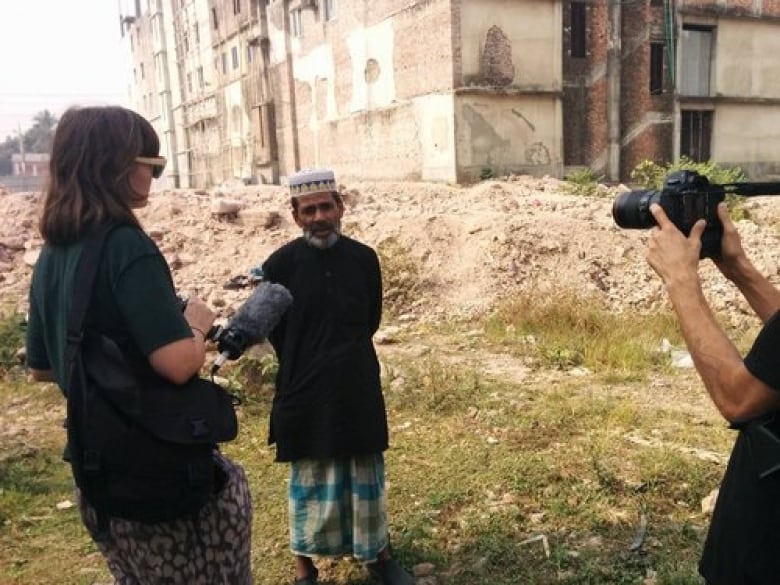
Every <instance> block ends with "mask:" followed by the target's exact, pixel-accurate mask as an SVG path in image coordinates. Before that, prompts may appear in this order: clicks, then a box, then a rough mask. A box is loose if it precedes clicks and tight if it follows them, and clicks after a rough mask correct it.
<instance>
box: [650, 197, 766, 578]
mask: <svg viewBox="0 0 780 585" xmlns="http://www.w3.org/2000/svg"><path fill="white" fill-rule="evenodd" d="M650 211H651V213H652V215H653V217H654V218H655V221H656V223H657V225H658V227H656V228H654V229H653V232H652V236H651V239H650V242H649V245H648V248H647V253H646V257H647V261H648V262H649V264H650V266H652V268H653V269H654V270H655V272H656V273H658V275H659V276H660V277H661V279H662V280H663V282H664V285H665V286H666V290H667V292H668V294H669V299H670V301H671V303H672V306H673V308H674V311H675V313H676V314H677V316H678V318H679V320H680V324H681V327H682V332H683V336H684V338H685V342H686V344H687V346H688V350H689V351H690V353H691V356H692V358H693V362H694V364H695V366H696V369H697V371H698V373H699V375H700V376H701V378H702V381H703V382H704V385H705V387H706V389H707V392H708V393H709V395H710V397H711V398H712V401H713V402H714V404H715V406H716V407H717V409H718V410H719V411H720V413H721V415H723V417H724V418H725V419H726V420H727V421H729V423H731V425H732V428H734V429H735V430H738V434H737V437H736V441H735V444H734V447H733V449H732V452H731V456H730V459H729V463H728V467H727V469H726V472H725V475H724V477H723V481H722V483H721V486H720V492H719V495H718V500H717V503H716V505H715V510H714V512H713V516H712V522H711V524H710V528H709V533H708V535H707V540H706V542H705V545H704V551H703V553H702V558H701V562H700V564H699V572H700V573H701V575H702V576H703V577H704V579H705V581H706V583H707V584H708V585H739V584H750V585H763V584H766V585H769V584H775V583H777V582H778V580H780V577H779V575H780V555H778V552H779V551H780V471H776V469H777V462H780V441H778V442H776V444H775V436H774V434H773V433H772V431H771V428H770V425H771V424H772V423H773V422H774V420H773V416H774V415H775V414H776V413H780V313H778V312H779V311H780V291H778V290H777V289H776V288H775V287H774V286H773V285H772V284H771V283H770V282H769V280H768V279H767V278H765V277H764V276H763V275H761V274H760V273H759V272H758V270H757V269H756V268H755V267H754V266H753V264H752V263H751V262H750V260H748V258H747V256H746V254H745V251H744V250H743V248H742V244H741V242H740V238H739V234H738V233H737V230H736V228H735V226H734V224H733V223H732V221H731V219H730V217H729V214H728V211H727V209H726V205H725V203H720V204H719V205H718V217H719V218H720V221H721V223H722V224H723V237H722V242H721V249H720V257H719V258H718V259H713V261H714V262H715V265H716V266H717V267H718V269H719V270H720V271H721V273H722V274H723V275H724V276H725V277H726V278H727V279H729V280H730V281H732V282H733V283H734V284H735V285H736V286H737V287H738V288H739V290H740V291H741V293H742V294H743V295H744V297H745V299H746V300H747V301H748V302H749V303H750V306H751V307H752V308H753V310H754V311H755V312H756V314H757V315H758V316H759V318H760V319H761V320H762V322H763V323H764V327H763V329H762V330H761V332H760V333H759V335H758V337H757V338H756V340H755V342H754V344H753V347H752V348H751V350H750V352H749V353H748V355H747V356H746V357H745V358H744V359H743V358H742V357H741V355H740V354H739V352H738V351H737V348H736V347H735V346H734V344H733V343H732V342H731V341H730V340H729V339H728V338H727V337H726V335H725V333H724V331H723V329H722V328H721V327H720V325H718V322H717V321H716V320H715V317H714V315H713V312H712V310H711V308H710V307H709V305H708V303H707V301H706V299H705V297H704V293H703V291H702V287H701V281H700V279H699V274H698V270H697V269H698V264H699V253H700V250H701V235H702V233H703V232H704V228H705V221H704V220H699V221H698V222H696V224H695V225H694V226H693V228H692V230H691V232H690V236H688V237H687V238H686V237H685V236H684V235H683V233H682V232H680V230H678V229H677V227H676V226H675V225H674V223H673V222H672V221H671V220H670V219H669V218H668V217H667V215H666V213H664V210H663V209H662V208H661V206H660V205H658V204H653V205H651V207H650ZM767 437H770V438H769V439H768V438H767ZM767 458H769V459H772V458H774V460H773V461H771V465H766V459H767Z"/></svg>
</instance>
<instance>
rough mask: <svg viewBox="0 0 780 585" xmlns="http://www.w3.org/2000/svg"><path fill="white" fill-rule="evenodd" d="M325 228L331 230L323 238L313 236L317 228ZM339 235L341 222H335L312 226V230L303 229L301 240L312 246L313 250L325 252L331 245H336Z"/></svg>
mask: <svg viewBox="0 0 780 585" xmlns="http://www.w3.org/2000/svg"><path fill="white" fill-rule="evenodd" d="M323 226H327V227H329V228H330V229H331V232H330V233H329V234H328V235H327V236H326V237H324V238H320V237H318V236H315V235H314V233H313V231H312V230H314V231H316V230H317V229H318V228H320V227H323ZM340 235H341V220H338V219H337V220H336V221H333V222H322V223H320V224H315V225H313V226H312V229H305V230H303V238H304V239H305V240H306V242H307V243H308V244H309V245H310V246H314V247H315V248H319V249H320V250H326V249H328V248H330V247H331V246H333V244H335V243H336V241H337V240H338V239H339V236H340Z"/></svg>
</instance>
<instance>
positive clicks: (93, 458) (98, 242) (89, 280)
mask: <svg viewBox="0 0 780 585" xmlns="http://www.w3.org/2000/svg"><path fill="white" fill-rule="evenodd" d="M115 227H116V224H111V223H107V224H103V225H100V226H98V227H97V228H95V229H93V230H92V231H90V232H89V233H88V234H87V236H86V238H85V240H84V244H83V249H82V252H81V257H80V258H79V263H78V266H77V268H76V273H75V275H74V279H73V290H72V292H71V299H72V300H71V307H70V310H69V312H68V327H67V333H66V342H67V343H66V346H65V367H66V371H67V372H68V392H67V399H68V404H67V407H68V413H67V420H68V422H67V428H68V450H69V451H70V458H71V466H72V468H73V475H74V477H75V479H76V483H77V484H80V483H81V478H82V477H83V476H84V474H85V473H86V474H88V473H96V472H97V471H98V470H99V466H100V461H99V454H96V453H86V452H84V450H83V449H82V447H81V441H80V437H79V432H78V429H79V422H81V421H84V422H86V421H87V419H88V413H87V405H88V400H87V384H86V375H85V372H84V365H83V363H82V361H81V359H80V357H79V350H80V348H81V342H82V340H83V338H84V319H85V318H86V315H87V310H88V309H89V305H90V302H91V300H92V291H93V289H94V288H95V287H94V284H95V278H96V276H97V270H98V265H99V264H100V257H101V254H102V252H103V245H104V244H105V241H106V237H107V236H108V234H109V233H110V232H111V230H113V229H114V228H115ZM97 524H98V533H97V535H95V538H96V539H97V540H100V539H102V538H104V537H105V536H107V535H108V528H109V518H108V517H107V516H106V515H105V514H102V513H100V512H98V518H97Z"/></svg>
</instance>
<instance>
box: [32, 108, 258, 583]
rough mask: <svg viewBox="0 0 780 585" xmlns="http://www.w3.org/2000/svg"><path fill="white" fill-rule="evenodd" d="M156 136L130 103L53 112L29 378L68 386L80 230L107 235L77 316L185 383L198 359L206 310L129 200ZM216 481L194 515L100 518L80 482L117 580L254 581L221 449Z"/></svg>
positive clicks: (240, 482)
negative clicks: (186, 292) (185, 295)
mask: <svg viewBox="0 0 780 585" xmlns="http://www.w3.org/2000/svg"><path fill="white" fill-rule="evenodd" d="M159 150H160V143H159V139H158V137H157V135H156V133H155V131H154V129H153V128H152V126H151V124H150V123H149V122H148V121H147V120H145V119H144V118H143V117H142V116H140V115H138V114H137V113H135V112H133V111H131V110H128V109H125V108H121V107H116V106H103V107H84V108H72V109H70V110H68V111H67V112H65V114H64V115H63V116H62V118H61V119H60V121H59V124H58V126H57V130H56V133H55V136H54V144H53V147H52V153H51V160H50V177H49V184H48V186H47V188H46V191H45V193H44V202H43V211H42V214H41V218H40V231H41V234H42V236H43V239H44V243H45V245H44V247H43V249H42V251H41V254H40V257H39V259H38V261H37V263H36V266H35V271H34V274H33V279H32V285H31V289H30V311H29V322H28V330H27V361H28V366H29V368H30V371H31V374H32V376H33V378H34V379H36V380H39V381H53V382H56V383H57V385H58V386H59V387H60V388H61V389H62V390H63V392H65V393H66V394H67V392H68V385H69V371H68V366H67V363H66V361H67V360H66V357H65V349H66V345H67V339H66V331H67V326H68V313H69V310H70V309H71V305H72V300H73V299H72V297H73V290H74V274H75V273H76V268H77V266H78V264H79V259H80V258H81V257H82V252H83V249H84V242H85V240H86V239H87V236H88V235H89V234H90V233H91V232H93V231H94V230H97V229H98V228H100V227H101V226H104V225H106V224H109V223H110V224H112V225H114V226H116V227H114V228H113V229H111V231H110V232H109V233H108V235H107V236H106V240H105V243H104V246H103V251H102V254H101V256H100V260H99V264H98V265H97V276H96V278H95V283H94V286H93V288H92V297H91V302H90V305H89V309H88V311H87V314H86V319H85V323H86V324H88V325H89V327H90V328H91V329H92V330H95V331H98V332H100V334H101V335H105V336H107V337H109V338H110V339H112V340H114V341H115V342H116V344H117V345H118V346H119V347H120V348H121V349H122V351H123V353H124V354H126V355H132V356H133V357H135V358H137V359H138V360H141V361H140V362H137V363H143V364H144V367H150V368H151V369H152V370H153V371H154V372H155V373H156V374H157V375H159V376H160V377H162V378H164V379H166V380H168V381H170V382H171V383H174V384H183V383H184V382H186V381H187V380H189V379H190V378H192V377H193V376H194V375H196V374H197V373H198V372H199V370H200V368H201V366H202V365H203V363H204V360H205V341H206V340H205V335H204V332H205V331H208V329H209V327H210V326H211V324H212V322H213V320H214V316H215V315H214V313H212V311H211V310H210V309H209V308H208V307H207V306H206V305H205V304H204V303H203V302H202V301H201V300H199V299H198V298H195V297H191V298H190V299H189V301H188V303H187V305H186V309H185V310H184V312H182V310H181V303H180V301H179V299H178V298H177V296H176V291H175V289H174V284H173V278H172V276H171V273H170V270H169V268H168V265H167V263H166V262H165V259H164V257H163V255H162V254H161V252H160V250H159V249H158V248H157V246H156V245H155V243H154V242H153V241H152V239H151V238H150V237H149V236H148V235H147V234H146V233H145V232H144V231H143V229H142V228H141V225H140V223H139V221H138V219H137V217H136V215H135V210H136V209H139V208H142V207H144V206H145V205H146V204H147V202H148V198H149V192H150V188H151V183H152V179H154V178H158V177H159V176H160V175H161V173H162V172H163V169H164V168H165V162H166V161H165V158H163V157H161V156H160V153H159ZM213 463H214V467H213V473H214V477H215V478H216V479H215V487H214V490H213V493H212V494H211V495H210V497H209V499H208V502H207V503H206V504H205V505H203V507H202V508H200V509H199V510H197V512H196V513H195V514H194V515H188V516H186V517H182V518H176V519H174V520H171V521H163V522H154V523H148V522H141V521H137V520H128V519H125V518H117V517H111V518H109V520H108V523H107V526H101V522H100V521H99V517H98V516H99V514H98V513H97V512H96V509H95V507H94V506H93V505H92V504H91V503H90V502H89V501H88V500H87V499H86V498H85V497H84V496H83V495H82V494H81V493H80V494H79V507H80V510H81V516H82V520H83V522H84V525H85V526H86V528H87V530H88V531H89V533H90V535H91V536H92V537H93V539H94V540H95V542H96V543H97V546H98V548H99V549H100V551H101V553H102V554H103V556H104V557H105V559H106V562H107V564H108V567H109V569H110V571H111V573H112V574H113V576H114V578H115V579H116V582H117V583H119V584H128V585H129V584H142V583H149V584H152V583H163V582H164V583H187V584H193V583H202V584H204V585H211V584H215V583H235V584H245V583H251V581H252V577H251V572H250V540H251V517H252V516H251V514H252V510H251V501H250V495H249V487H248V483H247V479H246V476H245V474H244V472H243V470H242V469H241V467H239V466H238V465H236V464H235V463H233V462H231V461H230V460H228V459H227V458H226V457H224V456H223V455H221V454H220V453H219V452H218V451H216V450H215V451H214V454H213Z"/></svg>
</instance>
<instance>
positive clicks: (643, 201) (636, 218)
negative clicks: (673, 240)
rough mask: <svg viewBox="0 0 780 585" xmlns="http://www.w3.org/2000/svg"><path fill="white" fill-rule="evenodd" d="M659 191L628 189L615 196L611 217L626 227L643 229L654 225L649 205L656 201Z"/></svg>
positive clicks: (658, 197)
mask: <svg viewBox="0 0 780 585" xmlns="http://www.w3.org/2000/svg"><path fill="white" fill-rule="evenodd" d="M659 199H660V193H657V192H656V191H628V192H627V193H621V194H620V195H618V196H617V198H616V199H615V201H614V203H613V204H612V219H614V220H615V223H616V224H617V225H618V226H620V227H622V228H626V229H635V230H643V229H647V228H651V227H653V226H654V225H655V218H654V217H653V215H652V214H651V213H650V205H651V204H652V203H657V202H658V200H659Z"/></svg>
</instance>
